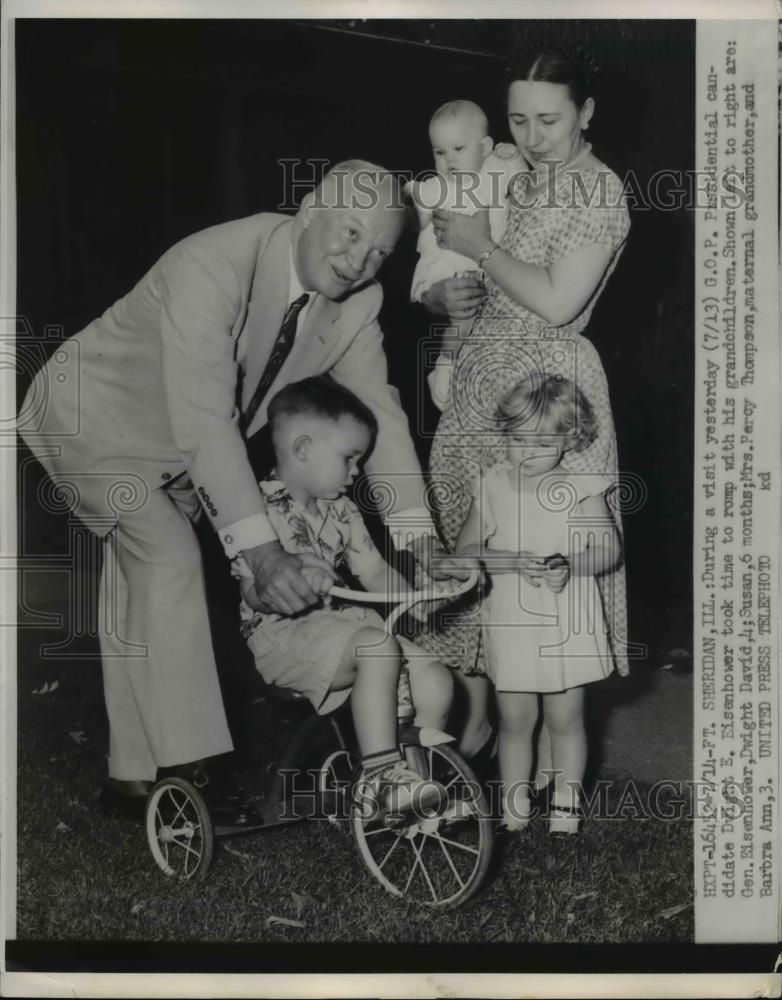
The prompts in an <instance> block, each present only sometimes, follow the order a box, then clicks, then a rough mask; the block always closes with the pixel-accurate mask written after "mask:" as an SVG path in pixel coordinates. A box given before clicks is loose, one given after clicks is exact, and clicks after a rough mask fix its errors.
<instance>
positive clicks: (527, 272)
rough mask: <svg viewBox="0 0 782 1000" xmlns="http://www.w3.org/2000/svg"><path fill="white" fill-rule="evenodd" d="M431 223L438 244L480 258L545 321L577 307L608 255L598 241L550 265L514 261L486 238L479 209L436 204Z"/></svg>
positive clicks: (570, 315)
mask: <svg viewBox="0 0 782 1000" xmlns="http://www.w3.org/2000/svg"><path fill="white" fill-rule="evenodd" d="M434 225H435V231H436V232H437V233H438V236H440V235H441V240H442V242H441V243H440V245H441V246H444V247H448V249H450V250H455V251H456V252H457V253H462V254H464V255H465V256H466V257H470V258H471V259H472V260H474V261H475V262H476V263H480V265H481V267H482V268H483V269H484V271H485V272H486V273H487V274H488V275H489V276H490V277H491V278H492V279H493V280H494V281H495V282H496V283H497V284H498V285H499V286H500V288H501V289H502V290H503V291H504V292H505V293H506V294H507V295H509V296H510V297H511V298H512V299H514V301H516V302H518V303H519V305H522V306H524V308H525V309H528V310H529V311H530V312H533V313H535V314H536V315H537V316H540V318H541V319H543V320H545V321H546V322H547V323H550V324H551V326H564V325H565V324H566V323H569V322H570V321H571V320H573V319H575V317H576V316H578V315H579V313H580V312H582V311H583V309H584V307H585V306H586V304H587V303H588V302H589V300H590V299H591V297H592V295H593V294H594V292H595V289H596V288H597V286H598V285H599V284H600V280H601V278H602V277H603V275H604V274H605V271H606V268H607V267H608V264H609V262H610V260H611V251H610V250H609V248H608V247H607V246H603V245H602V244H600V243H590V244H588V245H587V246H584V247H581V248H580V249H579V250H576V251H575V252H574V253H571V254H568V256H566V257H563V258H561V259H560V260H558V261H555V262H554V263H553V264H552V265H551V267H538V266H537V265H536V264H528V263H527V262H526V261H523V260H517V259H516V258H515V257H514V256H513V255H512V254H510V253H508V251H507V250H503V249H502V248H501V247H499V246H498V245H497V244H496V243H495V242H494V240H493V239H492V238H491V232H490V230H489V221H488V212H486V211H485V210H484V211H482V212H477V213H476V214H475V215H461V214H458V213H456V212H448V211H445V210H444V209H438V210H437V211H436V212H435V213H434ZM489 251H491V256H489V257H487V258H485V259H484V260H483V261H481V260H480V257H481V255H482V254H484V253H488V252H489Z"/></svg>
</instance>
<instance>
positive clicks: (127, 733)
mask: <svg viewBox="0 0 782 1000" xmlns="http://www.w3.org/2000/svg"><path fill="white" fill-rule="evenodd" d="M403 217H404V210H403V208H402V205H401V202H400V199H399V191H398V188H397V185H396V182H395V180H394V179H393V178H392V177H391V175H390V174H388V173H387V172H385V171H383V170H382V169H381V168H379V167H376V166H374V165H372V164H368V163H365V162H363V161H348V162H346V163H344V164H340V165H339V166H338V167H336V168H334V170H333V171H332V172H331V173H330V174H329V175H327V177H326V178H325V179H324V181H323V183H322V184H321V186H320V187H319V188H318V189H317V190H316V191H315V192H314V193H313V194H311V195H309V196H308V197H307V198H306V199H305V201H304V203H303V204H302V207H301V208H300V210H299V212H298V214H297V215H296V216H295V218H293V219H291V218H290V217H287V216H283V215H276V214H270V213H263V214H260V215H255V216H251V217H249V218H245V219H240V220H238V221H235V222H229V223H226V224H224V225H219V226H215V227H213V228H211V229H207V230H204V231H203V232H200V233H196V234H195V235H193V236H190V237H188V238H187V239H184V240H183V241H182V242H180V243H178V244H177V245H176V246H174V247H173V248H172V249H170V250H169V251H168V252H167V253H166V254H164V255H163V257H162V258H161V259H160V260H159V261H158V262H157V263H156V264H155V265H154V266H153V267H152V269H151V270H150V271H149V272H148V273H147V274H146V275H145V276H144V277H143V278H142V279H141V280H140V282H139V283H138V284H137V285H136V287H135V288H134V289H133V290H132V291H131V292H130V293H129V294H128V295H126V296H125V297H124V298H122V299H120V300H119V301H118V302H116V303H115V304H114V305H113V306H111V308H109V309H108V310H107V311H106V312H105V313H104V314H103V316H101V317H100V318H99V319H96V320H95V321H94V322H92V323H91V324H90V325H89V326H88V327H87V328H86V329H85V330H83V331H81V333H79V334H77V335H76V338H75V339H76V340H77V341H78V348H79V349H78V364H79V370H78V373H77V374H78V379H79V389H80V393H79V395H78V399H77V397H76V396H75V395H73V394H66V393H64V392H62V393H59V394H58V392H57V382H56V381H55V380H54V378H53V373H52V372H49V373H46V372H42V373H39V375H38V380H39V382H40V381H44V382H45V381H46V380H47V374H48V375H49V376H51V377H49V378H48V386H49V398H48V401H47V406H46V410H45V413H44V415H43V418H42V421H41V422H40V423H38V424H37V425H36V427H35V428H27V429H25V428H21V432H22V434H23V436H24V437H25V439H26V441H27V443H28V444H29V446H30V447H31V449H32V450H33V452H34V453H35V454H36V455H37V456H38V458H39V459H40V461H41V462H42V464H43V465H44V467H45V468H46V470H47V472H48V473H49V475H50V476H51V477H52V478H53V480H54V481H55V482H59V483H60V484H65V483H67V482H69V481H70V482H71V483H72V484H73V485H74V486H75V487H76V489H75V490H71V491H70V493H71V495H72V496H73V497H74V502H75V504H76V507H75V509H76V513H77V514H79V515H80V516H81V517H82V518H83V519H84V520H85V521H86V523H87V524H88V525H89V526H90V527H91V528H92V529H93V530H95V531H97V532H98V533H105V535H106V545H105V551H106V559H105V562H104V571H103V576H102V581H101V595H100V600H101V610H102V615H101V619H102V627H101V654H102V661H103V678H104V693H105V699H106V707H107V712H108V717H109V727H110V754H109V787H110V789H111V791H112V793H113V795H115V796H121V797H123V801H126V800H131V801H133V802H134V803H136V802H142V801H143V798H144V796H145V795H146V794H147V792H148V791H149V787H150V783H151V782H152V781H154V780H155V777H156V774H157V771H158V768H167V769H171V768H174V769H175V770H176V768H177V767H181V766H182V765H188V764H192V763H193V762H198V763H200V762H202V761H203V760H204V759H205V758H211V757H214V756H217V755H220V754H224V753H226V752H228V751H230V750H231V749H232V744H231V739H230V736H229V732H228V727H227V724H226V719H225V713H224V709H223V703H222V699H221V694H220V689H219V685H218V678H217V670H216V666H215V660H214V654H213V650H212V641H211V637H210V632H209V620H208V614H207V607H206V599H205V593H204V580H203V570H202V566H201V556H200V551H199V547H198V544H197V540H196V536H195V534H194V531H193V527H192V524H191V520H193V519H194V518H195V517H196V516H197V515H198V513H200V509H203V510H204V511H206V514H207V516H208V518H209V519H210V521H211V523H212V525H213V527H214V528H215V529H216V531H217V532H218V534H219V536H220V539H221V541H222V544H223V547H224V549H225V552H226V555H227V556H228V557H233V556H234V555H235V554H236V553H237V552H239V551H241V552H243V554H244V556H245V558H246V560H247V562H248V563H249V565H250V567H251V568H252V570H253V572H254V574H255V578H256V587H257V590H258V593H259V594H261V595H263V597H264V600H265V601H266V603H267V606H268V609H269V610H275V611H278V612H280V613H283V614H293V613H295V612H297V611H300V610H302V609H303V608H305V607H307V606H309V605H310V604H312V603H314V602H315V601H316V600H317V598H316V595H315V593H314V592H313V591H312V589H311V588H310V586H309V584H308V582H307V579H306V557H305V558H304V559H303V558H299V557H296V556H293V555H289V554H287V553H285V552H284V551H283V549H282V547H281V546H280V544H279V542H277V541H276V537H275V535H274V532H273V531H272V529H271V528H270V526H269V523H268V520H267V518H266V514H265V511H264V504H263V500H262V497H261V493H260V491H259V489H258V485H257V482H256V479H255V476H254V475H253V472H252V469H251V467H250V464H249V461H248V457H247V451H246V447H245V439H246V438H248V437H250V436H252V434H254V433H255V432H256V431H257V430H258V429H259V428H261V427H262V426H263V425H264V423H265V421H266V404H267V402H268V400H269V399H270V398H271V396H273V395H274V393H275V391H276V390H277V389H279V388H280V387H282V386H283V385H286V384H287V383H289V382H292V381H294V380H297V379H300V378H303V377H305V376H309V375H314V374H318V373H322V372H330V373H331V375H332V376H333V377H334V378H335V379H336V380H337V381H339V382H340V383H342V384H343V385H345V386H347V387H348V388H350V389H351V390H353V392H355V393H356V395H357V396H359V398H361V399H362V400H363V401H364V402H365V403H366V404H367V405H368V406H369V407H370V408H371V409H372V410H373V411H374V413H375V415H376V417H377V419H378V424H379V435H378V439H377V443H376V446H375V449H374V452H373V453H372V456H371V458H370V460H369V462H368V463H367V471H368V473H369V474H370V475H374V476H376V477H377V476H382V477H383V478H384V479H389V480H391V481H394V480H393V474H394V473H399V474H400V475H399V476H398V477H397V479H396V481H394V486H395V490H396V502H395V505H394V509H392V510H391V511H390V513H389V515H388V517H387V521H386V523H387V525H388V526H389V528H390V530H391V532H392V537H394V540H395V542H396V544H398V545H399V544H406V543H409V542H412V543H413V544H414V545H418V554H419V557H420V556H421V553H422V552H423V551H425V550H427V549H431V547H430V546H427V544H426V542H425V539H426V538H427V537H429V538H432V537H433V536H434V532H433V529H432V527H431V522H430V521H429V520H428V515H427V513H426V511H425V509H423V499H422V496H423V483H422V479H421V475H420V467H419V464H418V461H417V458H416V454H415V450H414V446H413V442H412V440H411V437H410V431H409V426H408V422H407V418H406V416H405V414H404V413H403V411H402V410H401V408H400V405H399V398H398V393H397V392H396V390H395V389H394V388H392V387H391V386H390V385H388V382H387V367H386V358H385V355H384V353H383V346H382V335H381V330H380V327H379V325H378V320H377V316H378V311H379V309H380V306H381V303H382V297H383V296H382V290H381V287H380V285H379V284H378V283H377V282H376V281H375V280H374V279H375V275H376V274H377V271H378V269H379V268H380V266H381V264H382V263H383V261H384V260H385V258H386V257H387V256H388V255H389V254H390V253H391V251H392V250H393V249H394V246H395V244H396V242H397V240H398V238H399V235H400V233H401V230H402V226H403ZM50 365H51V362H50ZM40 391H41V385H38V386H36V385H34V386H33V387H32V388H31V393H33V394H35V393H36V392H38V393H40ZM74 407H77V408H78V414H76V413H74V412H72V410H73V409H74ZM76 417H78V426H79V432H78V434H76V435H73V436H68V435H66V434H64V433H63V429H64V428H70V427H73V426H74V419H75V418H76ZM124 482H130V483H132V484H133V485H134V489H135V495H136V497H137V503H136V505H135V509H133V504H130V505H128V504H126V509H125V510H124V511H122V512H120V513H118V514H116V510H117V506H116V502H115V501H114V500H112V498H116V496H117V492H116V491H117V487H118V486H121V484H123V483H124ZM139 484H140V488H139ZM77 494H78V495H77ZM196 498H197V499H196ZM199 501H200V504H199ZM112 515H116V516H114V517H113V519H112ZM400 525H401V526H403V527H404V528H405V532H406V538H405V539H404V540H403V541H402V542H401V543H400V541H399V540H398V534H399V530H400ZM411 526H412V527H411ZM408 529H409V530H408ZM395 532H396V534H395ZM421 539H424V541H423V542H421ZM311 559H312V564H313V565H314V564H316V563H317V564H318V565H322V567H324V568H327V566H326V564H325V563H321V562H320V561H319V560H316V559H315V557H314V556H313V557H311ZM329 571H330V570H329ZM184 773H186V769H185V772H184ZM206 773H207V774H208V773H209V771H208V769H207V771H206ZM237 821H238V820H237Z"/></svg>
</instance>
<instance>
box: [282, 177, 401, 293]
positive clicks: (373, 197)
mask: <svg viewBox="0 0 782 1000" xmlns="http://www.w3.org/2000/svg"><path fill="white" fill-rule="evenodd" d="M345 187H346V191H345V198H344V200H343V202H341V203H339V204H338V207H324V206H321V205H318V204H311V205H309V206H307V207H306V208H304V209H302V213H301V221H302V226H303V228H302V230H301V232H300V234H299V238H298V241H297V243H296V250H295V260H296V270H297V272H298V276H299V281H300V282H301V284H302V287H303V288H305V289H306V290H307V291H314V292H320V294H321V295H325V296H326V298H328V299H341V298H343V297H344V296H346V295H349V294H350V293H351V292H352V291H354V290H355V289H356V288H358V287H360V286H361V285H364V284H366V282H368V281H371V280H372V278H374V277H375V275H376V274H377V272H378V270H379V269H380V266H381V265H382V263H383V261H385V260H386V259H387V258H388V257H389V256H390V254H391V252H392V251H393V249H394V247H395V246H396V242H397V240H398V239H399V236H400V234H401V232H402V225H403V221H404V214H403V212H402V211H401V210H400V209H399V208H398V207H396V208H395V207H393V206H392V204H391V203H390V201H389V198H390V195H391V187H390V185H389V184H386V183H381V184H380V185H378V186H375V187H373V188H372V189H371V190H368V189H366V188H362V190H361V191H360V192H356V191H355V189H354V188H353V187H352V185H351V184H350V182H348V183H347V184H346V185H345Z"/></svg>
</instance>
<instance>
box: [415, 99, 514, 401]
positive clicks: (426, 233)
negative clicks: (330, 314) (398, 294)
mask: <svg viewBox="0 0 782 1000" xmlns="http://www.w3.org/2000/svg"><path fill="white" fill-rule="evenodd" d="M429 139H430V141H431V144H432V155H433V157H434V167H435V170H436V171H437V173H436V174H435V175H434V176H431V177H429V178H427V179H426V180H423V181H412V182H411V183H410V184H408V185H407V187H406V188H405V191H406V193H407V194H408V196H409V197H410V198H411V199H412V201H413V203H414V205H415V208H416V212H417V214H418V220H419V225H420V227H421V233H420V236H419V237H418V253H419V255H420V257H419V260H418V264H417V266H416V269H415V273H414V274H413V283H412V286H411V290H410V298H411V300H412V301H413V302H420V301H421V297H422V295H423V294H424V293H425V292H426V291H427V290H428V289H430V288H431V287H432V285H434V284H436V283H437V282H438V281H441V280H443V279H444V278H455V277H461V278H467V279H470V280H474V281H480V280H482V272H481V271H480V270H478V269H476V267H475V262H474V261H472V260H470V258H469V257H464V256H463V255H462V254H459V253H455V252H454V251H452V250H448V249H447V248H446V247H441V246H439V245H438V243H437V239H436V237H435V232H434V226H433V225H432V212H433V211H434V209H436V208H445V209H449V210H451V211H454V212H464V213H465V214H467V215H474V214H475V213H476V212H478V211H481V210H484V209H485V210H487V211H488V213H489V225H490V228H491V235H492V238H493V239H494V241H495V242H499V240H500V239H501V237H502V234H503V232H504V231H505V220H506V214H507V191H508V185H509V183H510V180H511V178H512V177H513V176H515V175H516V174H517V173H518V172H519V171H520V170H523V169H524V162H523V160H522V158H521V155H520V154H519V151H518V150H517V149H516V147H515V146H513V145H511V144H509V143H500V144H499V145H497V146H496V147H495V145H494V141H493V140H492V138H491V136H490V135H489V121H488V118H487V117H486V114H485V113H484V111H483V110H482V109H481V108H480V107H479V106H478V105H477V104H475V103H474V102H473V101H464V100H459V101H449V102H448V103H447V104H444V105H443V106H442V107H440V108H438V109H437V111H435V113H434V114H433V115H432V118H431V120H430V122H429ZM448 320H449V324H450V325H451V327H452V329H451V330H450V331H449V332H448V334H446V335H444V337H443V343H442V349H441V353H440V357H439V358H438V360H437V362H436V364H435V368H434V370H433V372H432V373H431V374H430V375H429V379H428V381H429V388H430V390H431V393H432V399H433V401H434V403H435V405H436V406H437V407H439V409H441V410H444V409H445V407H446V406H447V405H448V400H449V396H450V384H451V372H452V367H453V360H454V357H455V353H456V351H457V350H458V347H459V342H460V339H461V338H462V337H464V336H466V335H467V333H468V332H469V330H470V327H471V326H472V323H473V320H474V317H472V316H471V317H470V318H469V319H464V318H460V317H456V316H449V317H448Z"/></svg>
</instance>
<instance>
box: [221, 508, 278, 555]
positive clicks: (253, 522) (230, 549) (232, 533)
mask: <svg viewBox="0 0 782 1000" xmlns="http://www.w3.org/2000/svg"><path fill="white" fill-rule="evenodd" d="M217 534H218V535H219V537H220V541H221V542H222V543H223V548H224V549H225V554H226V555H227V556H228V558H229V559H233V558H234V556H235V555H237V553H239V552H241V551H242V549H252V548H255V546H256V545H264V544H265V543H266V542H278V541H279V538H278V537H277V535H276V533H275V531H274V528H273V527H272V526H271V525H270V524H269V518H268V517H267V516H266V515H265V514H252V515H251V516H250V517H243V518H242V520H241V521H235V522H234V523H233V524H229V525H227V526H226V527H225V528H220V529H219V530H218V532H217Z"/></svg>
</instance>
